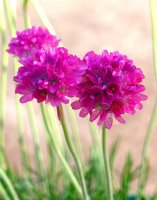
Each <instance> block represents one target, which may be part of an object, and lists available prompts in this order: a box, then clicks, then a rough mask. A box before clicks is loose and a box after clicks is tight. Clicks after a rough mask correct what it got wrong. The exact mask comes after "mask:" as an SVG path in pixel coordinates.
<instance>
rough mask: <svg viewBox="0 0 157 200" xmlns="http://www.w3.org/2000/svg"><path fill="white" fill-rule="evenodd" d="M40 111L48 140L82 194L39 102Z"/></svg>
mask: <svg viewBox="0 0 157 200" xmlns="http://www.w3.org/2000/svg"><path fill="white" fill-rule="evenodd" d="M41 113H42V117H43V121H44V125H45V128H46V133H47V134H48V137H49V138H50V141H51V144H52V146H53V148H54V150H55V152H56V154H57V156H58V158H59V159H60V161H61V163H62V165H63V167H64V168H65V171H66V172H67V174H68V175H69V177H70V178H71V181H72V182H73V184H74V186H75V188H76V190H77V191H78V193H79V194H80V195H81V196H82V191H81V188H80V185H79V183H78V181H77V179H76V177H75V176H74V174H73V172H72V170H71V169H70V167H69V165H68V163H67V162H66V160H65V158H64V156H63V154H62V152H61V151H60V148H59V147H58V145H57V144H56V142H55V139H54V137H53V136H52V134H51V129H50V127H49V122H48V118H47V116H46V113H45V108H44V105H43V104H41ZM52 131H53V130H52Z"/></svg>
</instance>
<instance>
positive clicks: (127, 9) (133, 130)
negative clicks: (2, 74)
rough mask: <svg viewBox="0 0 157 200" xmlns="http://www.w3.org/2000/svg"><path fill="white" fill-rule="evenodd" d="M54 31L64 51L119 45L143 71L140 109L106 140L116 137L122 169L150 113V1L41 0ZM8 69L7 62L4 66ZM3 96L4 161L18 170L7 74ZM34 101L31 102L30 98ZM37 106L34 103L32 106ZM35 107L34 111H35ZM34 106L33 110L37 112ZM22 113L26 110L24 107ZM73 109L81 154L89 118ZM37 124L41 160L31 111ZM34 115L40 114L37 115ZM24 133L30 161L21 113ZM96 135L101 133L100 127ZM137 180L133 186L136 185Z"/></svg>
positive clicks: (138, 145)
mask: <svg viewBox="0 0 157 200" xmlns="http://www.w3.org/2000/svg"><path fill="white" fill-rule="evenodd" d="M40 3H41V5H42V7H43V9H44V10H45V12H46V13H47V15H48V17H49V19H50V21H51V23H52V25H53V27H54V29H55V31H56V34H57V36H58V37H59V38H61V40H62V43H63V45H64V46H65V47H66V48H68V49H69V52H71V53H72V54H76V55H78V56H80V57H83V56H84V54H85V53H86V52H87V51H90V50H93V51H95V52H96V53H98V54H99V53H101V52H102V50H103V49H107V50H109V51H114V50H118V51H120V52H121V53H122V54H126V55H127V56H128V57H129V58H130V59H133V60H134V62H135V64H136V65H137V66H139V67H140V68H142V70H143V72H144V74H145V80H144V84H145V86H146V92H145V93H146V94H147V95H148V97H149V98H148V100H147V101H146V102H144V104H143V105H144V108H143V110H142V111H140V112H139V111H137V113H136V115H135V116H125V119H126V121H127V123H126V124H124V125H121V124H119V123H117V122H115V123H114V126H113V127H112V129H111V130H110V131H108V133H109V137H108V138H109V145H110V146H111V144H112V143H113V142H114V141H115V140H116V138H117V137H120V138H121V144H120V149H119V151H118V157H117V161H116V170H117V173H118V171H120V170H121V167H122V163H123V161H124V158H125V155H126V153H127V152H128V151H131V152H132V154H133V156H134V160H135V165H138V164H139V163H140V159H141V150H142V145H143V140H144V136H145V134H146V129H147V126H148V122H149V119H150V116H151V112H152V109H153V105H154V103H155V97H156V95H157V94H156V93H157V90H156V85H155V76H154V69H153V65H152V43H151V21H150V14H149V2H148V1H147V0H138V1H137V0H112V1H110V0H97V1H94V0H51V1H50V0H40ZM17 13H18V18H17V19H18V20H19V21H17V29H18V30H23V29H24V26H23V24H22V21H21V20H22V19H21V18H22V17H21V15H22V12H21V10H20V8H19V10H18V12H17ZM34 13H35V12H34V10H33V8H32V7H31V6H30V7H29V14H30V16H31V21H32V25H40V26H41V25H42V24H41V21H40V20H39V18H38V17H37V16H36V15H35V14H34ZM9 70H10V71H11V70H12V69H11V67H9ZM8 86H9V87H8V93H7V95H8V97H9V98H7V115H6V117H7V123H6V138H5V140H6V151H7V155H8V157H9V161H10V162H11V163H12V165H13V167H14V168H16V169H17V170H21V157H20V153H19V146H18V140H17V135H16V121H15V106H14V96H15V94H14V85H13V82H12V77H11V76H10V77H9V83H8ZM34 106H36V103H35V104H34ZM37 109H38V108H37ZM37 112H38V111H37ZM37 112H36V113H37ZM25 114H26V113H25ZM76 115H77V120H78V122H79V132H80V138H81V144H82V148H83V152H84V154H85V158H87V157H88V155H89V147H90V144H91V137H90V135H89V129H88V123H87V122H86V120H84V119H81V118H79V117H78V113H77V114H76ZM36 118H37V120H38V121H39V123H38V126H39V127H40V130H41V131H40V141H41V146H42V149H43V152H44V159H45V161H46V159H47V158H46V155H47V153H46V152H47V148H46V143H45V136H44V129H43V124H42V122H41V121H40V118H39V116H38V114H37V115H36ZM38 118H39V119H38ZM25 119H26V120H25V137H26V141H27V149H28V152H29V156H30V158H31V160H32V165H33V163H34V161H33V160H34V159H33V158H34V152H33V147H32V137H31V133H30V130H29V126H27V124H28V121H27V118H25ZM156 130H157V127H156V129H155V130H154V134H153V137H152V139H151V145H150V148H149V158H150V167H151V170H150V178H149V184H148V186H147V190H146V191H147V192H148V193H152V192H153V191H154V189H155V188H156V187H157V156H156V152H157V134H156ZM99 137H100V138H101V133H99ZM136 187H137V186H136V183H135V184H134V185H133V188H132V189H133V190H135V189H136Z"/></svg>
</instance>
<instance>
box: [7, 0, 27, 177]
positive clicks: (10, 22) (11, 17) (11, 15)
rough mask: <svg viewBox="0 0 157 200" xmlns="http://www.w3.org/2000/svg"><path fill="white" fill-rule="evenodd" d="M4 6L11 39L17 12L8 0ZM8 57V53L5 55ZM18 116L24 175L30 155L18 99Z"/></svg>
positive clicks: (15, 66) (14, 65) (15, 69)
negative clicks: (26, 144) (26, 145)
mask: <svg viewBox="0 0 157 200" xmlns="http://www.w3.org/2000/svg"><path fill="white" fill-rule="evenodd" d="M3 6H4V13H5V18H6V21H7V24H8V29H9V31H10V35H11V37H13V36H14V34H15V16H14V14H15V12H13V9H12V8H11V6H10V2H9V1H8V0H3ZM5 54H6V55H8V54H7V53H5ZM13 67H14V73H15V72H16V71H17V68H18V67H17V64H16V61H15V60H14V61H13ZM16 115H17V119H18V122H17V132H18V139H19V144H20V150H21V153H22V162H23V166H24V173H25V174H26V173H27V172H28V165H29V164H28V155H27V151H26V147H25V141H24V126H23V114H22V107H21V105H19V103H18V99H17V97H16Z"/></svg>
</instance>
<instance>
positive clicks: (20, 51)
mask: <svg viewBox="0 0 157 200" xmlns="http://www.w3.org/2000/svg"><path fill="white" fill-rule="evenodd" d="M16 35H17V37H15V38H12V39H11V41H10V43H9V49H8V50H7V51H8V53H10V54H13V55H14V56H18V57H20V58H21V57H28V56H29V55H30V52H31V51H32V50H34V49H41V48H45V49H46V48H49V47H51V48H52V47H57V46H58V44H59V40H58V39H57V38H56V37H55V36H53V35H51V34H50V33H49V31H48V30H47V29H44V28H41V27H35V26H33V27H32V28H30V29H26V30H24V31H22V32H16Z"/></svg>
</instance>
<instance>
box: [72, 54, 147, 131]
mask: <svg viewBox="0 0 157 200" xmlns="http://www.w3.org/2000/svg"><path fill="white" fill-rule="evenodd" d="M84 62H85V63H86V64H87V66H88V69H87V70H86V73H85V74H84V76H83V78H82V81H81V83H80V84H79V93H78V98H79V100H77V101H75V102H73V103H72V108H73V109H80V108H81V111H80V116H81V117H85V116H86V115H87V114H88V113H89V114H90V121H91V122H93V121H94V120H95V119H96V118H98V117H99V120H98V125H101V124H102V122H104V125H105V127H107V128H110V127H111V126H112V122H113V116H114V117H115V118H116V119H117V120H118V121H119V122H121V123H124V122H125V120H124V119H123V118H122V116H121V115H122V114H124V113H129V114H134V113H135V108H137V109H142V104H141V101H144V100H146V99H147V96H146V95H144V94H142V92H143V91H144V90H145V88H144V86H143V85H141V84H140V83H141V82H142V79H143V78H144V75H143V73H142V71H141V69H140V68H137V67H136V66H135V65H134V64H133V61H132V60H129V59H128V58H127V56H124V55H122V54H120V53H119V52H118V51H116V52H111V53H109V52H108V51H103V52H102V54H101V55H97V54H95V53H94V52H93V51H91V52H89V53H87V54H86V55H85V57H84Z"/></svg>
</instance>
